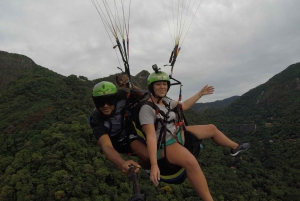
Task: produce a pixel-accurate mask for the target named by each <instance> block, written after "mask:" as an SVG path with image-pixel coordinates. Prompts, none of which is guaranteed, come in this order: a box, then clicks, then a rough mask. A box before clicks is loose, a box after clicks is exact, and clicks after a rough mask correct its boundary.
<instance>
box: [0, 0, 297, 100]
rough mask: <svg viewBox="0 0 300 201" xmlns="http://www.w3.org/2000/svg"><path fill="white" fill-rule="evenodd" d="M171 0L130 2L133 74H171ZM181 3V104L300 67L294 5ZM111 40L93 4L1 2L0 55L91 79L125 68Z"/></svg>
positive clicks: (237, 90)
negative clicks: (208, 89) (208, 91)
mask: <svg viewBox="0 0 300 201" xmlns="http://www.w3.org/2000/svg"><path fill="white" fill-rule="evenodd" d="M179 1H180V3H181V2H182V0H179ZM111 2H113V1H111ZM129 2H130V1H129V0H125V1H124V5H125V6H127V5H129ZM176 2H178V0H164V1H162V0H151V1H146V0H131V7H130V18H129V40H130V43H129V44H130V45H129V52H130V53H129V55H130V56H129V64H130V70H131V74H132V75H136V74H138V73H139V72H140V71H142V70H147V71H148V72H153V70H152V68H151V67H152V65H153V64H157V65H158V67H160V68H161V70H163V71H165V72H167V73H170V69H171V68H170V67H168V66H167V67H164V65H165V64H168V60H169V57H170V55H171V51H172V50H173V48H174V42H173V36H174V33H173V32H172V31H171V32H170V30H173V27H172V12H171V11H172V8H173V10H176V9H174V8H176V6H177V5H178V4H177V3H176ZM185 2H186V3H187V2H190V5H193V9H190V10H188V9H186V12H185V13H186V15H185V16H187V17H188V18H186V19H188V20H190V21H188V22H191V23H188V24H190V26H186V27H189V28H186V29H185V30H186V32H184V34H183V37H182V38H181V39H180V42H181V43H180V44H182V45H181V50H180V53H179V55H178V57H177V60H176V63H175V66H174V69H173V74H172V76H173V77H174V78H176V79H177V80H180V81H181V83H182V84H183V86H182V90H183V100H185V99H187V98H189V97H190V96H192V95H194V94H195V93H197V92H198V91H199V90H201V89H202V87H204V86H205V85H207V84H208V85H212V86H214V88H215V91H214V94H212V95H207V96H204V97H202V98H201V99H200V100H199V101H198V102H212V101H216V100H223V99H225V98H229V97H231V96H235V95H238V96H241V95H243V94H244V93H246V92H248V91H249V90H250V89H252V88H255V87H257V86H258V85H260V84H263V83H265V82H266V81H268V80H269V79H270V78H271V77H273V76H274V75H276V74H278V73H280V72H281V71H283V70H284V69H286V68H287V67H288V66H289V65H291V64H294V63H297V62H300V54H299V53H300V26H299V25H300V12H299V8H300V1H299V0H284V1H283V0H244V1H241V0H201V1H196V3H195V1H194V0H190V1H188V0H186V1H185ZM197 2H200V3H197ZM100 3H102V0H99V5H100ZM180 5H183V4H180ZM198 6H199V7H198ZM181 8H188V7H187V6H186V7H183V6H182V7H181ZM197 8H198V9H197ZM196 11H197V12H196ZM124 13H125V14H124V15H125V16H129V13H128V12H126V10H125V11H124ZM127 19H128V18H126V21H127ZM174 19H175V20H176V19H178V18H176V17H175V18H174ZM184 19H185V18H184ZM185 33H186V34H185ZM112 39H113V35H112V33H111V32H109V31H106V29H105V26H104V25H103V23H102V21H101V18H100V17H99V15H98V12H97V9H96V8H95V7H94V5H93V3H92V1H90V0H63V1H62V0H51V1H49V0H39V1H35V0H14V1H12V0H1V1H0V50H1V51H6V52H10V53H17V54H22V55H26V56H27V57H29V58H31V59H32V60H33V61H34V62H35V63H36V64H38V65H40V66H43V67H45V68H48V69H50V70H52V71H54V72H56V73H59V74H61V75H64V76H69V75H71V74H74V75H77V76H79V75H81V76H85V77H87V78H88V79H89V80H93V79H96V78H102V77H106V76H109V75H112V74H116V73H120V72H121V71H120V70H119V69H118V68H117V67H122V68H124V67H123V63H122V60H121V58H120V56H119V52H117V51H115V50H116V49H113V46H114V45H115V44H116V42H115V39H113V40H112ZM178 93H179V88H178V87H172V88H171V90H170V91H169V94H168V96H170V97H172V98H174V99H177V97H178Z"/></svg>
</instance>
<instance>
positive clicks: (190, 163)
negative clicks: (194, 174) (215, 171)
mask: <svg viewBox="0 0 300 201" xmlns="http://www.w3.org/2000/svg"><path fill="white" fill-rule="evenodd" d="M182 167H183V168H185V169H186V170H187V171H190V170H194V169H195V168H198V167H199V163H198V161H197V159H196V158H195V157H194V156H193V155H192V156H187V157H185V161H184V163H183V165H182Z"/></svg>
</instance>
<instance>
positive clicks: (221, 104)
mask: <svg viewBox="0 0 300 201" xmlns="http://www.w3.org/2000/svg"><path fill="white" fill-rule="evenodd" d="M239 97H240V96H232V97H230V98H226V99H224V100H217V101H214V102H208V103H196V104H195V105H193V107H192V109H193V110H194V111H197V112H200V111H204V110H207V109H210V108H216V109H222V108H225V107H227V106H228V105H230V104H231V103H232V102H234V101H235V100H236V99H238V98H239Z"/></svg>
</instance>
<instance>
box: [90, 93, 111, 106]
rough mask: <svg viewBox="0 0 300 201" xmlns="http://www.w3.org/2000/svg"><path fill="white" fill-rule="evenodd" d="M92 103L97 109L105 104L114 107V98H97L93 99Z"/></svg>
mask: <svg viewBox="0 0 300 201" xmlns="http://www.w3.org/2000/svg"><path fill="white" fill-rule="evenodd" d="M93 99H94V103H95V105H96V106H97V107H103V106H104V105H105V104H107V105H114V104H115V103H116V96H114V95H111V96H99V97H93Z"/></svg>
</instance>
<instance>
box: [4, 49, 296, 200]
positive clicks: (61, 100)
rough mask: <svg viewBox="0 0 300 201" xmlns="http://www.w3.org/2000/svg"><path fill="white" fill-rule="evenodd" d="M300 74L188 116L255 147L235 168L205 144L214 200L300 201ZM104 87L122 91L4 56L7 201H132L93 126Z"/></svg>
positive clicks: (153, 193)
mask: <svg viewBox="0 0 300 201" xmlns="http://www.w3.org/2000/svg"><path fill="white" fill-rule="evenodd" d="M299 69H300V66H299V64H294V65H292V66H290V67H288V68H287V69H286V70H284V71H283V72H281V73H279V74H278V75H276V76H274V77H273V78H271V79H270V80H269V81H268V82H267V83H265V84H262V85H260V86H258V87H256V88H254V89H252V90H250V91H249V92H247V93H245V94H244V95H243V96H241V97H240V98H238V99H237V100H236V101H235V102H234V103H232V104H231V105H230V106H228V107H226V108H225V109H222V110H218V109H208V110H205V111H203V112H195V111H192V110H191V111H188V112H187V113H186V116H187V118H188V122H189V123H190V124H199V123H201V124H205V123H213V124H215V125H217V126H218V128H219V129H220V130H222V131H224V132H225V133H226V134H227V135H229V136H230V137H231V138H233V139H235V140H236V141H239V142H240V141H249V142H250V143H251V145H252V147H251V149H250V150H249V151H247V152H246V153H242V154H241V155H239V156H238V157H235V158H232V157H230V156H229V149H227V148H221V147H218V146H216V145H215V144H213V143H212V142H211V141H210V140H204V141H203V145H204V149H203V150H202V151H201V154H200V157H199V158H198V160H199V163H200V165H201V167H202V169H203V171H204V173H205V175H206V177H207V180H208V183H209V187H210V190H211V192H212V195H213V196H214V198H215V200H237V201H243V200H295V199H294V198H297V197H299V196H300V193H299V192H300V191H299V188H300V172H299V169H300V163H299V162H298V158H299V152H298V149H299V119H300V118H299V102H300V101H299V98H300V95H299V93H300V89H299V81H297V78H299V77H300V72H299ZM148 74H149V73H148V72H147V71H142V72H141V73H139V74H137V75H136V76H133V81H134V83H135V84H136V85H138V86H140V87H141V88H145V86H146V78H147V76H148ZM101 80H109V81H113V82H115V75H111V76H109V77H105V78H101V79H100V78H99V79H96V80H88V79H87V78H85V77H84V76H75V75H70V76H67V77H65V76H62V75H59V74H57V73H55V72H53V71H51V70H49V69H47V68H44V67H41V66H39V65H37V64H35V63H34V62H33V61H32V60H31V59H29V58H28V57H25V56H23V55H18V54H10V53H7V52H0V83H1V88H0V150H1V151H0V200H1V201H2V200H3V201H11V200H18V201H19V200H20V201H23V200H38V201H39V200H49V201H50V200H72V201H76V200H78V201H79V200H86V201H88V200H99V201H100V200H101V201H102V200H105V201H119V200H128V198H129V197H130V196H132V193H133V191H132V184H131V182H130V180H128V179H127V178H126V177H125V176H124V175H123V174H122V173H121V172H120V171H119V170H118V169H117V168H116V167H114V166H113V165H112V164H110V163H109V162H108V161H107V160H106V159H105V156H104V154H103V153H102V152H101V149H100V148H99V146H98V145H97V144H96V142H95V139H94V137H93V136H92V134H91V129H90V128H89V126H88V123H87V118H88V115H89V113H90V112H91V110H92V109H93V103H92V100H91V90H92V87H93V86H94V85H95V84H96V83H97V82H99V81H101ZM262 91H264V93H263V94H262ZM261 94H262V95H261ZM258 100H259V101H258ZM253 125H254V128H255V130H251V129H252V127H253ZM124 157H127V158H132V159H134V160H135V158H134V157H129V156H124ZM138 180H139V184H140V189H141V192H142V194H144V196H145V198H146V200H147V201H154V200H158V201H167V200H168V201H176V200H188V201H192V200H199V199H198V198H197V197H198V196H197V194H196V193H195V192H194V190H193V189H192V187H191V186H190V184H189V182H188V181H185V182H184V183H183V184H182V185H168V184H164V183H162V184H161V185H160V186H159V187H154V185H153V184H152V183H151V182H150V180H149V179H148V177H147V175H146V174H145V173H144V172H143V171H141V172H140V173H139V175H138Z"/></svg>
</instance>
